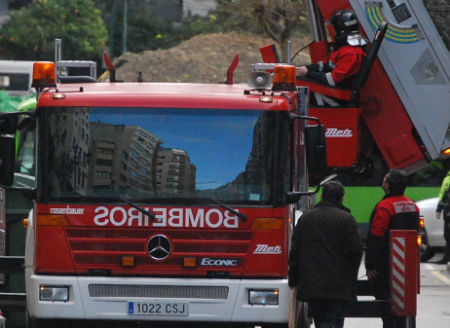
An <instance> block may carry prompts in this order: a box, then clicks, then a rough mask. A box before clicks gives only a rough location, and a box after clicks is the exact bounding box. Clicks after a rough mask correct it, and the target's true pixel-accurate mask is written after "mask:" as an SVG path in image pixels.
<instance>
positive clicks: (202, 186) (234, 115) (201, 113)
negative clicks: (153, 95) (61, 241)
mask: <svg viewBox="0 0 450 328" xmlns="http://www.w3.org/2000/svg"><path fill="white" fill-rule="evenodd" d="M42 114H43V117H42V118H43V120H44V122H45V125H41V126H46V128H45V129H43V130H44V131H41V133H40V138H41V139H42V140H41V146H42V144H44V147H45V149H48V151H47V152H44V153H43V154H42V155H41V156H43V157H44V159H43V161H41V162H42V163H45V164H44V165H42V167H41V168H40V170H41V173H42V176H43V177H47V178H44V179H42V183H41V188H43V193H42V195H45V196H44V197H45V198H46V199H48V200H49V201H63V200H70V201H77V200H79V201H83V202H85V201H90V200H92V201H95V200H98V199H100V198H101V199H102V201H104V202H108V201H111V202H114V201H117V200H118V199H126V200H128V201H131V202H136V201H137V202H139V201H143V202H145V201H159V202H163V203H164V202H167V203H171V202H176V201H180V199H185V200H195V199H198V200H201V199H208V198H209V199H211V198H212V199H216V200H218V201H222V202H226V203H243V204H246V203H248V204H252V203H256V204H265V203H268V202H269V201H270V199H271V193H273V190H274V188H273V186H272V185H273V184H274V183H280V182H279V181H278V180H282V179H278V178H277V179H275V178H276V177H275V175H274V174H273V172H274V171H275V169H274V167H275V165H277V166H278V164H275V162H276V161H277V160H278V161H279V158H284V156H279V154H277V152H279V151H280V148H281V147H277V145H278V143H279V136H278V135H277V134H279V132H277V131H283V130H284V129H286V127H285V126H284V125H283V126H281V124H282V122H284V123H283V124H286V122H287V115H286V113H283V112H269V111H258V110H217V109H179V108H176V109H167V108H88V107H83V108H80V107H77V108H73V107H72V108H46V109H43V111H42ZM284 132H285V131H284ZM284 134H285V133H284ZM275 180H277V181H275Z"/></svg>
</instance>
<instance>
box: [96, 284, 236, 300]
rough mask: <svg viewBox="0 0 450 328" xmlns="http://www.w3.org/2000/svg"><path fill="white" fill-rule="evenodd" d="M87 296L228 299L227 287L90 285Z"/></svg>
mask: <svg viewBox="0 0 450 328" xmlns="http://www.w3.org/2000/svg"><path fill="white" fill-rule="evenodd" d="M89 296H91V297H144V298H194V299H218V300H224V299H227V297H228V287H226V286H160V285H112V284H90V285H89Z"/></svg>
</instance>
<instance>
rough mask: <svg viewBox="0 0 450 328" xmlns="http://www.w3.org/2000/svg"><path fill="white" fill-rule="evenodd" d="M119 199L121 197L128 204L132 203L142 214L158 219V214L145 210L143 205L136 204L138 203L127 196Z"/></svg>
mask: <svg viewBox="0 0 450 328" xmlns="http://www.w3.org/2000/svg"><path fill="white" fill-rule="evenodd" d="M119 199H120V200H121V201H122V202H124V203H127V204H128V205H130V206H131V207H133V208H135V209H137V210H138V211H139V212H141V213H142V214H144V215H147V216H149V217H150V219H152V220H154V219H156V216H155V214H154V213H152V212H149V211H147V210H144V209H143V208H142V207H140V206H138V205H136V204H134V203H132V202H130V201H129V200H126V199H125V198H119Z"/></svg>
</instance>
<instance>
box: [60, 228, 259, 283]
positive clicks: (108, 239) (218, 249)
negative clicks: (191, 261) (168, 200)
mask: <svg viewBox="0 0 450 328" xmlns="http://www.w3.org/2000/svg"><path fill="white" fill-rule="evenodd" d="M66 234H67V238H68V241H69V245H70V249H71V253H72V258H73V260H74V263H75V267H76V268H77V269H79V270H81V271H83V270H89V269H96V268H98V269H114V268H117V267H120V263H121V258H122V256H130V255H131V256H133V257H134V258H135V263H136V267H135V270H134V273H135V274H136V273H139V274H147V273H148V274H155V275H159V274H167V273H168V272H167V271H161V270H169V271H171V272H172V273H173V274H177V273H176V272H175V271H172V270H182V269H183V258H184V257H187V256H188V257H192V256H193V257H197V258H198V259H199V260H200V259H201V258H212V259H221V258H222V259H233V260H237V263H238V264H237V265H234V266H230V267H227V268H224V267H222V268H219V267H217V268H216V269H221V270H222V271H223V270H226V271H229V272H231V271H234V272H238V271H240V270H243V268H244V261H245V259H246V257H247V255H248V252H249V248H250V243H251V240H252V236H253V231H251V230H247V231H242V230H239V231H230V230H227V231H217V230H203V231H199V230H190V231H187V230H158V231H154V230H152V229H132V228H128V229H123V228H121V229H119V228H111V229H105V228H102V229H97V228H79V227H68V228H67V229H66ZM157 234H162V235H164V236H166V237H167V238H168V239H169V240H170V243H171V245H172V250H171V253H170V255H169V256H168V257H167V258H166V259H164V260H162V261H158V260H155V259H152V258H151V257H150V255H149V254H148V250H147V243H148V241H149V239H150V238H151V237H152V236H154V235H157ZM162 267H164V269H163V268H162ZM202 269H204V270H206V267H203V268H202ZM208 270H211V268H209V269H208ZM81 271H80V272H81ZM191 271H192V270H191Z"/></svg>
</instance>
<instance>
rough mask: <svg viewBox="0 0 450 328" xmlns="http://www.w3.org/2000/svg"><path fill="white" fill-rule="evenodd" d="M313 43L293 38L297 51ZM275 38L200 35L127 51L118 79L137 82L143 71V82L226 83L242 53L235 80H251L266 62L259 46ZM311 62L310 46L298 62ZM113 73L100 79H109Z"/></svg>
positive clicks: (120, 61) (119, 60) (119, 61)
mask: <svg viewBox="0 0 450 328" xmlns="http://www.w3.org/2000/svg"><path fill="white" fill-rule="evenodd" d="M309 42H310V39H309V37H304V38H301V37H299V38H295V39H293V40H292V49H293V53H295V52H296V51H297V50H299V49H300V48H302V47H304V46H305V45H306V44H308V43H309ZM272 43H273V40H272V39H270V38H268V37H264V36H261V35H256V34H248V33H238V32H229V33H211V34H199V35H196V36H194V37H192V38H191V39H189V40H186V41H183V42H181V43H180V44H178V45H177V46H175V47H172V48H169V49H158V50H147V51H142V52H140V53H126V54H124V55H122V56H120V57H118V58H117V59H116V60H115V61H114V64H115V66H116V67H117V70H116V78H117V79H118V80H123V81H126V82H131V81H136V80H137V79H138V76H139V74H140V73H139V72H141V74H142V75H141V76H142V80H143V81H152V82H201V83H216V82H225V81H226V76H227V74H226V73H227V69H228V66H229V65H230V64H231V62H232V61H233V59H234V57H235V56H236V54H239V66H238V68H237V69H236V71H235V79H234V81H235V83H245V82H247V74H248V72H249V71H250V69H251V64H253V63H257V62H262V58H261V55H260V52H259V48H260V47H262V46H265V45H268V44H272ZM307 62H309V56H308V52H307V49H305V50H304V51H302V52H301V53H299V54H298V55H297V57H296V58H295V59H294V64H296V65H300V64H302V63H307ZM108 78H109V74H108V73H107V72H106V73H104V74H103V75H102V76H101V77H100V79H101V80H103V81H105V80H107V79H108Z"/></svg>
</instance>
